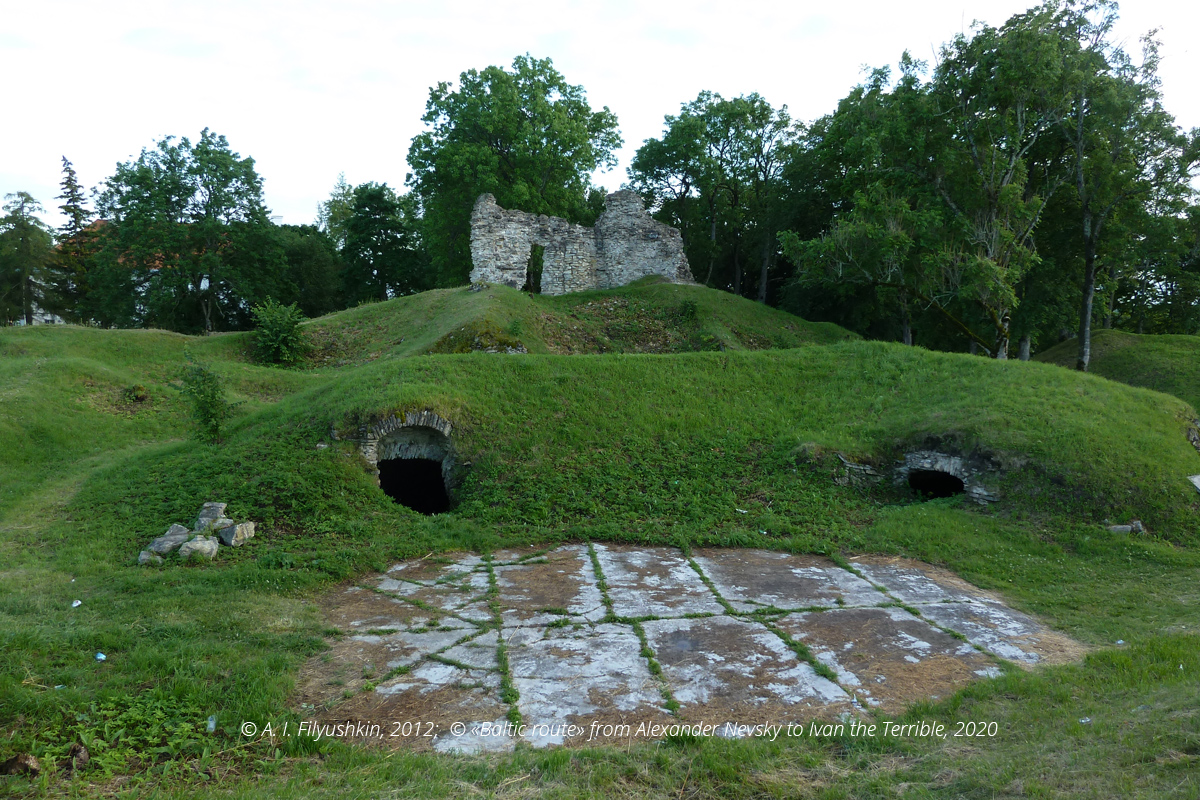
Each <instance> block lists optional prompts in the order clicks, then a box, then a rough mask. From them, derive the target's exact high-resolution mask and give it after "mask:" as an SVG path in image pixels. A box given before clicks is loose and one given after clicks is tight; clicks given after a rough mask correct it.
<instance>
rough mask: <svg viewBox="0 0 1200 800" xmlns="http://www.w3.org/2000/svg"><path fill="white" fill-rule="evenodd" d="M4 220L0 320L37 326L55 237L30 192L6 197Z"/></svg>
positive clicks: (0, 234)
mask: <svg viewBox="0 0 1200 800" xmlns="http://www.w3.org/2000/svg"><path fill="white" fill-rule="evenodd" d="M4 199H5V200H6V201H7V202H6V203H5V204H4V210H5V211H7V212H8V213H7V214H5V215H4V216H3V217H0V316H2V318H3V319H4V320H5V321H6V322H8V323H10V324H11V323H12V321H13V320H14V319H22V320H24V322H25V324H26V325H32V324H33V315H34V311H35V309H38V308H43V307H44V297H43V291H44V290H43V285H42V277H43V272H44V269H45V267H46V264H47V262H48V261H49V260H50V254H51V251H52V247H53V237H52V235H51V233H50V229H49V228H48V227H46V224H45V223H43V222H42V221H41V220H40V219H39V218H38V217H37V214H38V213H39V212H41V211H42V207H41V205H40V204H39V203H38V201H37V200H34V199H33V197H32V196H31V195H30V194H29V193H27V192H14V193H13V194H7V195H5V196H4Z"/></svg>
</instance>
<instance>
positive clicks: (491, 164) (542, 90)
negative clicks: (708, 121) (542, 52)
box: [408, 55, 621, 286]
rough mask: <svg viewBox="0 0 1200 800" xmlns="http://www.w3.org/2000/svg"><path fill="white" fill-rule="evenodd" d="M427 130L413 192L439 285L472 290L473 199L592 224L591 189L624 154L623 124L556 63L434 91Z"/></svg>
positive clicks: (465, 79) (416, 144) (474, 75)
mask: <svg viewBox="0 0 1200 800" xmlns="http://www.w3.org/2000/svg"><path fill="white" fill-rule="evenodd" d="M422 119H423V120H424V122H425V124H426V126H427V128H428V129H427V130H426V131H424V132H423V133H421V134H419V135H418V136H417V137H416V138H415V139H413V143H412V146H411V147H410V148H409V151H408V163H409V165H410V166H411V167H412V173H411V174H410V175H409V177H408V185H409V186H411V187H412V189H413V191H414V192H415V193H416V196H417V197H418V198H419V200H420V207H421V212H422V218H423V229H424V234H425V236H424V239H425V244H426V246H427V247H428V250H429V254H430V257H431V259H432V267H433V272H434V275H435V282H436V285H439V286H452V285H457V284H461V283H465V282H466V280H467V276H468V274H469V272H470V269H471V258H470V217H471V209H472V207H473V206H474V203H475V200H476V198H477V197H478V196H479V195H480V194H483V193H484V192H490V193H491V194H493V195H495V196H496V200H497V202H499V203H500V205H501V206H504V207H505V208H517V209H521V210H523V211H529V212H532V213H536V214H551V215H555V216H559V217H564V218H566V219H569V220H571V221H574V222H581V223H586V222H588V221H590V220H589V216H590V214H591V207H590V206H589V205H588V202H587V195H588V186H589V183H588V180H589V177H590V176H591V174H592V173H593V172H594V171H595V170H596V169H598V168H599V167H611V166H613V165H614V164H615V163H616V162H615V158H614V156H613V151H614V150H616V148H618V147H620V146H621V137H620V135H619V134H618V133H617V118H616V117H615V116H614V115H613V114H612V112H610V111H609V110H608V108H607V107H606V108H604V109H602V110H600V111H593V110H592V108H591V107H590V106H589V105H588V103H587V100H586V98H585V95H584V91H583V88H582V87H580V86H574V85H571V84H569V83H567V82H566V80H565V79H564V78H563V76H562V75H561V74H559V72H558V71H557V70H556V69H554V65H553V63H552V62H551V61H550V59H535V58H532V57H531V56H529V55H524V56H518V57H517V58H516V59H514V60H513V65H512V70H511V71H508V70H505V69H503V68H501V67H495V66H492V67H487V68H486V69H484V70H482V71H476V70H469V71H467V72H464V73H462V74H461V75H460V76H459V80H458V85H457V87H452V86H451V85H450V83H448V82H441V83H439V84H438V85H437V86H435V87H433V88H432V89H431V90H430V92H429V101H428V102H427V104H426V106H425V115H424V117H423V118H422Z"/></svg>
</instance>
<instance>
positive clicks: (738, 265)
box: [733, 236, 742, 297]
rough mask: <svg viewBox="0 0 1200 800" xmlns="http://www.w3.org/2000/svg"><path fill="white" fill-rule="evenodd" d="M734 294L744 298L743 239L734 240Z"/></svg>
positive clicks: (736, 238)
mask: <svg viewBox="0 0 1200 800" xmlns="http://www.w3.org/2000/svg"><path fill="white" fill-rule="evenodd" d="M733 293H734V294H736V295H737V296H738V297H741V296H742V239H741V237H740V236H738V237H735V238H734V240H733Z"/></svg>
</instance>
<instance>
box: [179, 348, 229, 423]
mask: <svg viewBox="0 0 1200 800" xmlns="http://www.w3.org/2000/svg"><path fill="white" fill-rule="evenodd" d="M179 377H180V381H182V383H183V387H182V388H181V389H180V391H182V392H183V395H184V397H186V398H187V399H188V401H189V402H190V403H191V417H192V422H193V423H194V424H195V426H196V433H197V435H198V438H200V439H202V440H205V441H209V442H219V441H221V425H222V424H223V423H224V422H225V420H227V419H229V417H230V415H231V414H232V412H233V408H234V407H233V406H232V405H231V404H230V403H229V402H228V401H227V400H226V399H225V387H224V386H222V385H221V378H220V377H219V376H218V375H217V373H215V372H213V371H212V370H210V369H209V368H208V367H206V366H204V365H203V364H188V365H187V366H186V367H184V368H183V372H182V373H181V374H180V376H179Z"/></svg>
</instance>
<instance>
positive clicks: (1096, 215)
mask: <svg viewBox="0 0 1200 800" xmlns="http://www.w3.org/2000/svg"><path fill="white" fill-rule="evenodd" d="M1116 12H1117V8H1116V4H1115V3H1112V2H1108V0H1099V1H1098V2H1096V3H1094V4H1088V5H1085V6H1083V7H1082V8H1081V9H1080V10H1074V9H1071V10H1069V11H1067V12H1065V13H1064V14H1063V20H1064V25H1065V26H1066V31H1067V35H1069V36H1071V37H1073V39H1074V40H1075V41H1076V42H1078V45H1079V46H1078V49H1077V51H1076V52H1074V53H1073V54H1072V55H1073V58H1072V59H1071V61H1070V71H1069V73H1068V74H1067V76H1066V84H1067V87H1068V92H1069V105H1068V107H1067V109H1066V111H1065V113H1064V114H1063V115H1062V117H1061V119H1060V123H1059V133H1060V135H1061V136H1062V138H1063V141H1064V142H1065V143H1066V145H1067V147H1068V149H1069V153H1070V158H1071V162H1070V166H1071V175H1070V183H1071V186H1072V188H1073V189H1074V191H1075V194H1076V197H1077V199H1078V214H1079V224H1078V228H1077V231H1078V236H1079V241H1080V245H1081V250H1082V255H1083V276H1082V281H1081V286H1082V292H1081V294H1082V297H1081V304H1080V311H1079V339H1078V342H1079V353H1078V356H1077V358H1076V368H1077V369H1079V370H1081V371H1085V372H1086V371H1087V369H1088V364H1089V363H1090V361H1091V329H1092V317H1093V305H1094V302H1095V295H1096V280H1097V273H1098V262H1099V256H1100V253H1101V248H1102V246H1103V242H1104V237H1105V234H1106V233H1107V232H1108V231H1110V230H1111V226H1110V225H1109V222H1110V220H1111V219H1112V217H1113V216H1114V214H1117V213H1119V212H1120V210H1121V209H1122V207H1123V206H1124V207H1125V208H1126V214H1127V215H1131V216H1136V215H1140V213H1141V209H1145V208H1147V207H1149V206H1150V205H1154V206H1158V207H1162V206H1173V207H1174V208H1173V209H1172V211H1173V213H1174V214H1175V215H1178V214H1180V213H1182V206H1183V201H1184V199H1185V198H1186V197H1187V195H1189V194H1190V193H1191V189H1190V186H1189V182H1190V179H1191V170H1192V169H1193V168H1194V167H1195V166H1196V164H1197V163H1198V162H1200V148H1198V147H1197V136H1196V135H1195V133H1193V135H1192V137H1191V139H1190V140H1189V137H1187V136H1185V135H1184V134H1183V133H1182V132H1181V131H1180V130H1179V129H1178V128H1177V127H1176V125H1175V124H1174V120H1173V119H1172V118H1171V116H1170V115H1169V114H1167V113H1166V111H1165V110H1164V109H1163V108H1162V105H1161V94H1160V91H1159V80H1158V75H1157V71H1158V63H1159V55H1158V44H1157V42H1156V41H1154V39H1153V32H1151V34H1149V35H1147V36H1146V37H1145V38H1144V39H1143V40H1142V41H1143V54H1142V63H1141V64H1140V65H1135V64H1134V63H1133V62H1132V60H1131V59H1130V58H1129V56H1128V55H1127V54H1126V53H1125V52H1124V51H1123V50H1122V49H1121V48H1120V47H1119V46H1117V45H1114V44H1113V43H1112V42H1111V41H1110V40H1109V38H1110V36H1111V34H1112V29H1113V25H1114V23H1115V22H1116V19H1117V13H1116ZM1089 15H1090V16H1089ZM1139 207H1140V208H1139ZM1116 278H1117V265H1116V262H1115V261H1114V263H1113V264H1112V266H1111V268H1110V280H1111V281H1112V282H1114V283H1115V281H1116ZM1111 290H1112V291H1113V292H1115V291H1116V287H1115V286H1113V287H1111Z"/></svg>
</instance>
